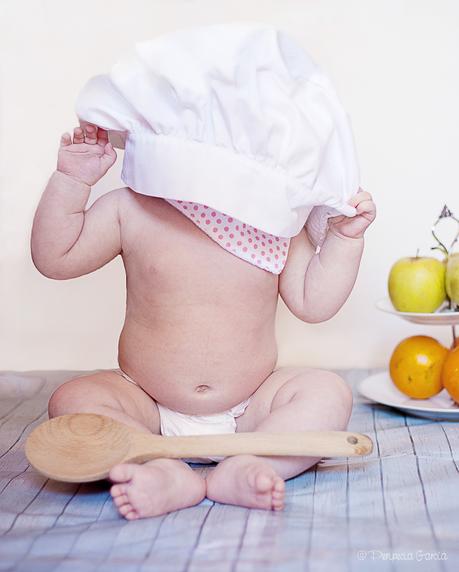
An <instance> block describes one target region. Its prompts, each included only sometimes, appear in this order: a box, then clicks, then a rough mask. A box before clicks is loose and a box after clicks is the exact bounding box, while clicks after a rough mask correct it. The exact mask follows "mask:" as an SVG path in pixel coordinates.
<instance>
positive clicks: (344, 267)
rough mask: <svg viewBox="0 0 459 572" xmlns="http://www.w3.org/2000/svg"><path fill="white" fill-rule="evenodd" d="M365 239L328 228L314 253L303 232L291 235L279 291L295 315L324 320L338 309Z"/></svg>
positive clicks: (348, 290)
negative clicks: (320, 246) (316, 251)
mask: <svg viewBox="0 0 459 572" xmlns="http://www.w3.org/2000/svg"><path fill="white" fill-rule="evenodd" d="M363 243H364V239H363V237H362V238H347V237H344V236H338V235H336V234H335V233H334V232H333V231H332V230H329V232H328V234H327V237H326V239H325V241H324V243H323V245H322V248H321V249H320V252H319V253H318V254H316V253H315V252H314V248H313V246H312V244H311V243H310V242H309V239H308V236H307V234H306V231H305V230H304V229H303V230H302V231H301V232H300V234H298V235H297V236H295V237H294V238H292V240H291V242H290V249H289V255H288V259H287V263H286V265H285V268H284V270H283V271H282V274H281V275H280V278H279V292H280V295H281V296H282V299H283V300H284V302H285V303H286V305H287V306H288V308H289V309H290V310H291V312H292V313H293V314H295V316H297V317H298V318H300V319H301V320H303V321H304V322H311V323H316V322H324V321H325V320H329V319H330V318H331V317H332V316H334V315H335V314H336V312H338V310H339V309H340V308H341V306H342V305H343V304H344V302H345V301H346V300H347V298H348V296H349V294H350V293H351V291H352V288H353V286H354V283H355V280H356V278H357V273H358V270H359V265H360V259H361V256H362V252H363Z"/></svg>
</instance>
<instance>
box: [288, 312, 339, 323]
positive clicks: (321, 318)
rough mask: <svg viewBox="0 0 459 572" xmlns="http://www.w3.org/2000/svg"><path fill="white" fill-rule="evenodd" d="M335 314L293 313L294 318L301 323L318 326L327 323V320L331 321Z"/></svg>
mask: <svg viewBox="0 0 459 572" xmlns="http://www.w3.org/2000/svg"><path fill="white" fill-rule="evenodd" d="M335 314H336V312H334V313H333V314H324V313H321V312H317V311H316V312H314V311H313V310H308V311H302V312H299V313H296V312H295V315H296V317H297V318H299V319H300V320H301V321H302V322H306V323H307V324H320V323H322V322H328V320H331V318H333V316H334V315H335Z"/></svg>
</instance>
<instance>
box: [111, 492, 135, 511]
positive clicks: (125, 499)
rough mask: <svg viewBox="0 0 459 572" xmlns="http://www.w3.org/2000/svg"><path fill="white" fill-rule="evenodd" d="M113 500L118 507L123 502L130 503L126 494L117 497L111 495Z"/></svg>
mask: <svg viewBox="0 0 459 572" xmlns="http://www.w3.org/2000/svg"><path fill="white" fill-rule="evenodd" d="M113 502H114V503H115V505H116V506H117V507H118V508H120V507H122V506H123V504H131V503H130V500H129V497H128V496H127V495H118V496H117V497H113Z"/></svg>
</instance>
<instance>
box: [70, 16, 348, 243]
mask: <svg viewBox="0 0 459 572" xmlns="http://www.w3.org/2000/svg"><path fill="white" fill-rule="evenodd" d="M76 112H77V115H78V117H79V118H80V121H81V122H82V123H84V122H90V123H94V124H96V125H98V126H100V127H103V128H105V129H107V130H108V131H109V132H112V133H111V134H110V136H111V140H113V137H114V136H116V135H118V136H120V137H121V140H123V141H124V142H125V154H124V162H123V170H122V179H123V181H124V182H125V184H126V185H127V186H129V187H131V188H132V189H133V190H134V191H137V192H139V193H142V194H145V195H153V196H157V197H163V198H166V199H181V200H186V201H192V202H195V203H200V204H206V205H209V206H211V207H212V208H215V209H217V210H219V211H220V212H224V213H227V214H228V215H231V216H233V217H235V218H237V219H239V220H241V221H243V222H246V223H248V224H250V225H252V226H254V227H256V228H259V229H261V230H264V231H266V232H268V233H270V234H273V235H275V236H283V237H291V236H295V235H296V234H298V232H299V231H300V230H301V228H302V227H303V226H304V224H305V223H306V221H307V220H308V217H309V216H310V215H311V217H310V218H309V220H308V225H309V226H308V232H309V233H310V235H311V234H312V235H313V236H314V237H315V239H314V240H315V242H320V239H321V238H323V236H324V232H326V224H327V223H326V221H327V218H328V217H330V216H336V215H339V214H344V215H346V216H354V215H355V214H356V211H355V208H354V207H351V206H350V205H349V204H347V203H348V200H349V198H350V197H351V196H352V195H354V194H355V193H357V191H358V188H359V173H358V165H357V159H356V154H355V148H354V142H353V137H352V133H351V128H350V122H349V118H348V116H347V114H346V112H345V111H344V109H343V108H342V105H341V103H340V101H339V99H338V96H337V94H336V92H335V90H334V88H333V86H332V84H331V82H330V80H329V78H328V77H327V76H326V75H325V73H324V72H323V71H321V69H320V68H319V67H318V66H317V65H316V64H315V63H314V62H313V61H312V60H311V58H310V57H309V55H308V54H307V53H306V52H305V51H304V50H303V49H302V48H301V47H300V46H299V45H298V44H296V43H295V42H294V41H293V40H292V39H291V38H290V37H289V36H288V35H286V34H285V33H284V32H282V31H279V30H277V29H275V28H272V27H271V26H269V25H265V24H254V23H233V24H222V25H213V26H204V27H199V28H192V29H184V30H178V31H176V32H173V33H168V34H164V35H161V36H159V37H157V38H155V39H153V40H151V41H146V42H141V43H137V44H136V45H135V48H134V49H133V51H132V52H131V53H129V54H127V55H126V56H125V57H123V58H122V59H120V60H119V61H118V62H117V63H116V64H115V65H114V66H113V67H112V69H111V70H110V72H109V73H108V74H107V75H99V76H96V77H93V78H92V79H90V80H89V81H88V83H87V84H86V85H85V86H84V88H83V90H82V91H81V93H80V94H79V97H78V99H77V102H76ZM119 145H120V146H123V143H119Z"/></svg>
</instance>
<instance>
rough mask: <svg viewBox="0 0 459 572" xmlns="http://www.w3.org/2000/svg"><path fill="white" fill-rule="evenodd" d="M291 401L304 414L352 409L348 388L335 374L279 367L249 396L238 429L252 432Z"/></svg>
mask: <svg viewBox="0 0 459 572" xmlns="http://www.w3.org/2000/svg"><path fill="white" fill-rule="evenodd" d="M293 400H295V401H296V402H298V403H299V402H302V404H301V409H302V411H304V413H305V415H309V416H310V415H311V414H312V413H313V411H312V410H314V413H315V414H317V413H318V414H322V415H326V413H327V411H328V412H330V411H331V412H333V410H334V409H337V408H339V409H342V408H343V409H345V412H344V413H345V414H346V415H348V414H350V412H351V409H352V391H351V389H350V387H349V386H348V384H347V383H346V382H345V381H344V379H343V378H342V377H341V376H339V375H338V374H337V373H335V372H332V371H328V370H325V369H318V368H312V367H281V368H279V369H276V370H274V371H273V372H272V373H271V375H269V376H268V377H267V378H266V380H265V381H264V382H263V383H262V384H261V385H260V387H259V388H258V389H257V391H256V392H255V393H254V394H253V395H252V397H251V400H250V403H249V406H248V407H247V409H246V411H245V413H244V415H242V416H241V417H239V418H238V419H237V425H238V431H253V430H254V428H255V427H257V426H258V425H259V424H260V423H261V422H262V421H264V420H265V419H266V418H267V417H268V416H269V414H270V413H272V412H273V411H274V410H276V409H277V408H279V407H282V406H283V405H286V404H288V403H290V402H292V401H293Z"/></svg>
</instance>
